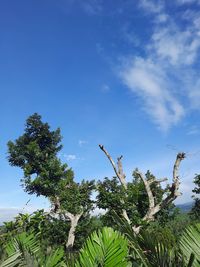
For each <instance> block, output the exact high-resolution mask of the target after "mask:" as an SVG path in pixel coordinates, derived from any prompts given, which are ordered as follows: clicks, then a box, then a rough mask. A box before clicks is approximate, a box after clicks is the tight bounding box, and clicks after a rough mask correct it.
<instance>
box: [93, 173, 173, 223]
mask: <svg viewBox="0 0 200 267" xmlns="http://www.w3.org/2000/svg"><path fill="white" fill-rule="evenodd" d="M153 178H155V177H154V176H153V175H152V174H151V173H150V172H149V171H147V173H146V179H147V180H150V179H153ZM97 188H98V195H97V206H98V207H99V208H102V209H107V213H106V214H105V215H103V216H102V221H103V222H104V223H105V225H108V226H112V227H113V223H114V221H113V219H112V212H113V211H115V212H116V213H117V214H118V216H121V214H122V210H123V209H125V210H126V211H127V214H128V216H129V218H130V219H131V222H132V224H133V225H139V224H143V223H144V222H143V221H142V217H143V216H144V215H145V214H146V212H147V209H148V205H149V200H148V196H147V193H146V190H145V187H144V183H143V181H142V180H141V178H140V177H139V175H138V174H137V172H136V171H134V172H133V179H132V181H131V182H128V183H127V190H126V189H125V188H124V187H123V186H122V185H121V184H120V182H119V180H118V179H117V178H116V177H114V178H113V179H108V178H107V177H106V178H105V179H104V180H103V181H98V184H97ZM151 189H152V193H153V195H154V199H155V203H158V202H160V201H161V199H162V197H163V195H164V193H166V191H165V190H163V189H162V188H161V186H160V185H159V184H157V183H152V185H151ZM163 213H164V211H163ZM168 216H169V212H168V208H166V209H165V217H166V218H165V220H167V218H168Z"/></svg>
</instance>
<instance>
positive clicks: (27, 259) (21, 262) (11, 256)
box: [0, 232, 65, 267]
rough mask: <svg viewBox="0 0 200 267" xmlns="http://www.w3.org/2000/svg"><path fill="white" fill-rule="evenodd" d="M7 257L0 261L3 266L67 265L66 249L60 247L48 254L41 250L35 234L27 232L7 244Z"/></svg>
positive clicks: (44, 266) (49, 266) (37, 266)
mask: <svg viewBox="0 0 200 267" xmlns="http://www.w3.org/2000/svg"><path fill="white" fill-rule="evenodd" d="M5 250H6V255H7V257H6V259H3V260H2V262H1V263H0V266H1V267H15V266H16V267H17V266H28V267H33V266H34V267H41V266H43V267H53V266H54V267H56V266H65V265H64V261H63V257H64V250H63V249H62V248H58V249H56V250H54V251H53V250H52V251H51V252H50V253H49V254H48V255H47V254H44V252H42V251H41V247H40V242H39V241H38V239H37V238H36V236H35V235H34V234H26V233H25V232H23V233H20V234H18V235H16V236H14V237H13V238H12V239H11V240H10V241H9V242H8V243H7V245H6V249H5Z"/></svg>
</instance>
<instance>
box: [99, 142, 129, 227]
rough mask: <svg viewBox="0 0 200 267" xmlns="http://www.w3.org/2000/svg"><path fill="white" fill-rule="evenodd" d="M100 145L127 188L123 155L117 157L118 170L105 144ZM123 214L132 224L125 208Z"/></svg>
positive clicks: (122, 183)
mask: <svg viewBox="0 0 200 267" xmlns="http://www.w3.org/2000/svg"><path fill="white" fill-rule="evenodd" d="M99 147H100V149H101V150H102V151H103V152H104V153H105V155H106V156H107V158H108V159H109V161H110V163H111V165H112V167H113V169H114V172H115V174H116V176H117V178H118V179H119V181H120V183H121V185H122V186H123V187H124V188H125V189H126V190H127V184H126V180H125V179H126V175H125V174H124V171H123V166H122V161H121V160H122V157H123V156H120V157H119V158H117V167H118V170H117V168H116V165H115V162H114V161H113V159H112V157H111V156H110V154H109V153H108V152H107V150H106V149H105V148H104V146H103V145H99ZM122 203H124V201H122ZM122 215H123V217H124V218H125V220H126V221H127V222H128V223H129V224H131V220H130V219H129V217H128V214H127V212H126V210H125V209H123V210H122Z"/></svg>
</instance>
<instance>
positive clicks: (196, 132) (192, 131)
mask: <svg viewBox="0 0 200 267" xmlns="http://www.w3.org/2000/svg"><path fill="white" fill-rule="evenodd" d="M199 134H200V127H198V126H196V125H194V126H192V127H191V128H190V129H189V130H188V132H187V135H199Z"/></svg>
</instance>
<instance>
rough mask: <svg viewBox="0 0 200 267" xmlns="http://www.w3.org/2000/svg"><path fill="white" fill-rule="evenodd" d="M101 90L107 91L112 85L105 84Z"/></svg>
mask: <svg viewBox="0 0 200 267" xmlns="http://www.w3.org/2000/svg"><path fill="white" fill-rule="evenodd" d="M101 91H102V92H104V93H106V92H109V91H110V86H109V85H108V84H103V85H102V87H101Z"/></svg>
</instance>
